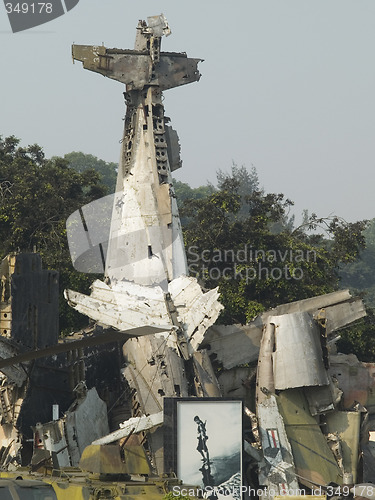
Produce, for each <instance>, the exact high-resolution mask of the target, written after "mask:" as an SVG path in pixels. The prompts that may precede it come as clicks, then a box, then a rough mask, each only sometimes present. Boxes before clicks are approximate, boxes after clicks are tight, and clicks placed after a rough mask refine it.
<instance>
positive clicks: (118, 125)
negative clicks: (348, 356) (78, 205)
mask: <svg viewBox="0 0 375 500" xmlns="http://www.w3.org/2000/svg"><path fill="white" fill-rule="evenodd" d="M160 13H164V15H165V16H166V18H167V19H168V21H169V25H170V27H171V30H172V35H171V36H169V37H167V38H163V42H162V50H165V51H174V52H180V51H184V52H186V53H187V54H188V56H189V57H197V58H202V59H204V62H202V63H201V64H200V66H199V68H200V72H201V74H202V77H201V79H200V81H199V82H198V83H193V84H190V85H186V86H184V87H180V88H177V89H172V90H168V91H166V92H165V94H164V97H165V100H164V104H165V110H166V115H167V116H170V117H171V120H172V122H171V123H172V125H173V127H174V128H175V129H176V130H177V131H178V133H179V136H180V142H181V152H182V160H183V167H182V169H180V170H178V171H176V172H175V173H174V174H175V177H176V178H177V179H178V180H181V181H183V182H187V183H189V184H190V185H191V186H193V187H197V186H200V185H204V184H206V183H207V182H208V181H209V182H213V183H215V179H216V172H217V170H218V169H221V170H224V171H225V170H230V167H231V165H232V163H233V162H234V163H236V164H237V165H239V166H241V165H245V166H246V167H248V168H251V167H252V166H255V167H256V169H257V172H258V175H259V180H260V184H261V186H263V187H264V189H265V190H266V191H267V192H275V193H284V195H285V196H286V197H287V198H290V199H291V200H293V201H294V202H295V206H294V211H295V213H296V214H297V216H298V215H299V214H301V213H302V211H303V210H304V209H307V210H309V212H310V213H311V212H315V213H316V214H317V215H318V216H320V217H326V216H329V215H333V214H335V215H338V216H341V217H343V218H344V219H346V220H348V221H356V220H360V219H371V218H373V217H375V207H374V201H373V185H374V177H375V174H374V158H375V141H374V138H373V136H374V129H375V123H374V121H375V99H374V92H375V64H374V51H375V29H374V26H375V2H374V1H373V0H360V1H358V0H233V1H232V2H228V1H227V0H226V1H224V0H216V1H215V2H213V0H199V1H197V0H190V1H189V2H178V1H176V0H142V1H132V2H131V1H129V0H80V1H79V3H78V5H77V6H76V7H74V8H73V9H72V10H70V11H69V12H67V13H66V14H65V15H63V16H61V17H59V18H58V19H55V20H53V21H51V22H49V23H47V24H44V25H41V26H39V27H36V28H33V29H29V30H26V31H22V32H19V33H12V31H11V28H10V24H9V21H8V18H7V15H6V11H5V6H4V5H3V4H0V44H1V59H2V61H1V69H0V72H1V78H0V100H1V101H0V102H1V106H0V135H2V136H8V135H15V136H17V137H19V138H20V139H21V144H22V145H24V146H26V145H27V144H33V143H38V144H39V145H40V146H42V147H43V149H44V151H45V154H46V156H47V157H51V156H55V155H60V156H63V155H64V154H65V153H69V152H71V151H83V152H84V153H89V154H93V155H95V156H97V157H98V158H101V159H103V160H106V161H115V162H117V161H118V158H119V154H120V143H119V141H120V139H121V136H122V129H123V117H124V115H125V106H124V100H123V95H122V92H123V91H124V88H123V85H122V84H121V83H119V82H115V81H112V80H110V79H107V78H104V77H103V76H101V75H99V74H95V73H92V72H89V71H86V70H84V69H83V67H82V64H81V63H77V62H76V63H75V64H74V65H73V64H72V59H71V44H72V43H77V44H92V45H101V44H102V43H104V45H105V46H106V47H117V48H133V46H134V38H135V28H136V26H137V22H138V19H146V18H147V16H152V15H157V14H160Z"/></svg>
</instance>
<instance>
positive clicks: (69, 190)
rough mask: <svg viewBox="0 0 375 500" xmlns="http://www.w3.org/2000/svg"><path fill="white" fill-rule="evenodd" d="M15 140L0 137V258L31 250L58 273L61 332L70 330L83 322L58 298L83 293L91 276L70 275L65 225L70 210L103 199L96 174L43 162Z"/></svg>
mask: <svg viewBox="0 0 375 500" xmlns="http://www.w3.org/2000/svg"><path fill="white" fill-rule="evenodd" d="M19 142H20V141H19V140H18V139H17V138H15V137H14V136H11V137H7V138H5V139H2V138H0V255H1V257H2V258H3V257H4V256H5V255H6V254H8V253H9V252H12V251H29V252H30V251H31V252H32V251H34V250H36V251H37V252H39V253H40V254H41V256H42V259H43V263H44V267H46V268H49V269H56V270H58V271H59V274H60V280H59V281H60V292H61V293H60V296H61V300H60V328H61V330H63V331H70V330H72V329H75V328H79V327H80V326H82V325H83V324H86V323H87V318H85V317H83V316H81V315H78V313H76V312H75V311H73V310H72V309H71V308H70V307H69V306H68V305H67V304H66V301H65V300H64V299H63V296H62V291H63V289H64V288H66V287H74V286H76V289H77V290H79V291H85V290H86V291H87V290H88V286H89V284H90V283H91V282H92V276H87V275H83V274H80V273H77V272H76V271H74V269H73V267H72V264H71V260H70V254H69V249H68V242H67V237H66V228H65V221H66V219H67V218H68V217H69V215H71V214H72V213H73V212H74V211H75V210H77V209H78V208H80V207H82V206H83V205H85V204H87V203H89V202H90V201H92V200H94V199H96V198H100V197H102V196H104V195H105V194H106V192H107V188H106V186H104V185H103V184H101V182H100V175H99V174H98V173H97V172H95V170H86V171H84V172H82V173H79V172H77V171H75V170H73V169H72V168H70V167H69V165H68V162H67V161H66V160H64V159H62V158H53V159H51V160H46V159H45V157H44V153H43V150H42V149H41V148H40V147H39V146H38V145H36V144H34V145H32V146H28V147H27V148H22V147H20V146H19Z"/></svg>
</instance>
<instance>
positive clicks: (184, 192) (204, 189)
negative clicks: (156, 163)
mask: <svg viewBox="0 0 375 500" xmlns="http://www.w3.org/2000/svg"><path fill="white" fill-rule="evenodd" d="M173 188H174V191H175V194H176V198H177V202H178V204H179V205H182V204H183V202H184V201H185V200H199V199H200V198H205V197H206V196H209V195H210V194H212V193H213V192H214V191H215V188H214V187H213V186H211V185H208V186H199V187H197V188H192V187H190V186H189V184H187V183H186V182H181V181H178V180H176V179H173Z"/></svg>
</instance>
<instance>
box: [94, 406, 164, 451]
mask: <svg viewBox="0 0 375 500" xmlns="http://www.w3.org/2000/svg"><path fill="white" fill-rule="evenodd" d="M163 418H164V417H163V412H162V411H160V412H159V413H155V414H153V415H143V416H142V417H134V418H129V420H126V421H125V422H123V423H122V424H120V429H118V430H117V431H114V432H111V434H108V435H107V436H103V437H102V438H100V439H96V440H95V441H93V442H92V443H91V444H109V443H113V442H114V441H118V440H119V439H123V438H125V437H126V436H129V434H137V432H143V431H147V430H149V429H153V428H154V427H156V426H158V425H161V424H162V423H163Z"/></svg>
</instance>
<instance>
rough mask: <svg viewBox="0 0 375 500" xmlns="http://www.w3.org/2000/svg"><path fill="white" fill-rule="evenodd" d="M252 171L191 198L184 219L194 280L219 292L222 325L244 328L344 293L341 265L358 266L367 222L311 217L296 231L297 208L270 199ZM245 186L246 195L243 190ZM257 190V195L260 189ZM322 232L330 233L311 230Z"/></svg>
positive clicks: (224, 178)
mask: <svg viewBox="0 0 375 500" xmlns="http://www.w3.org/2000/svg"><path fill="white" fill-rule="evenodd" d="M255 174H256V173H255V171H254V169H253V170H252V175H251V178H250V177H249V178H248V179H247V181H246V182H245V180H244V179H246V175H245V173H244V171H243V167H241V169H238V168H237V167H232V172H231V174H228V175H227V176H225V175H224V174H223V173H222V172H221V173H220V177H219V180H220V182H219V186H220V189H218V190H216V191H215V192H213V193H212V194H210V195H209V196H207V197H206V198H200V199H190V200H189V199H186V200H185V202H184V204H183V207H182V210H181V213H182V215H183V216H184V217H185V218H186V220H188V223H187V224H186V225H185V228H184V237H185V243H186V247H187V256H188V261H189V269H190V272H191V274H193V275H195V276H197V277H198V278H199V279H200V280H201V282H202V284H203V286H204V287H206V288H214V287H216V286H219V290H220V293H221V299H220V300H221V302H222V303H223V305H224V306H225V309H224V310H223V312H222V313H221V316H220V318H219V322H224V323H226V324H231V323H245V322H247V321H249V320H251V319H252V318H253V317H254V316H255V315H257V314H259V313H260V312H262V311H264V310H266V309H269V308H271V307H275V306H277V305H278V304H281V303H286V302H291V301H294V300H301V299H304V298H308V297H312V296H315V295H320V294H324V293H329V292H332V291H334V290H336V289H337V288H338V285H339V275H338V270H339V266H340V265H341V264H342V263H344V262H350V261H353V260H354V259H355V258H356V257H357V256H358V254H359V251H360V249H361V248H362V247H363V245H364V239H363V235H362V231H363V229H364V227H365V222H358V223H354V224H350V223H346V222H345V221H343V220H342V219H339V218H338V217H333V218H331V219H318V218H317V217H316V215H315V214H313V215H312V216H310V217H308V216H306V218H305V219H306V220H305V224H304V225H303V226H301V227H299V228H295V229H294V228H293V224H292V220H291V219H290V218H288V213H289V210H290V207H291V206H292V202H291V201H290V200H288V199H285V198H284V196H283V195H282V194H265V193H264V191H263V190H259V183H258V181H257V178H256V176H255ZM245 184H246V185H247V189H248V193H247V194H246V192H244V190H243V187H244V185H245ZM255 188H256V189H255ZM319 226H320V227H324V229H325V235H321V234H315V233H313V234H309V232H308V230H310V229H317V228H318V227H319Z"/></svg>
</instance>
